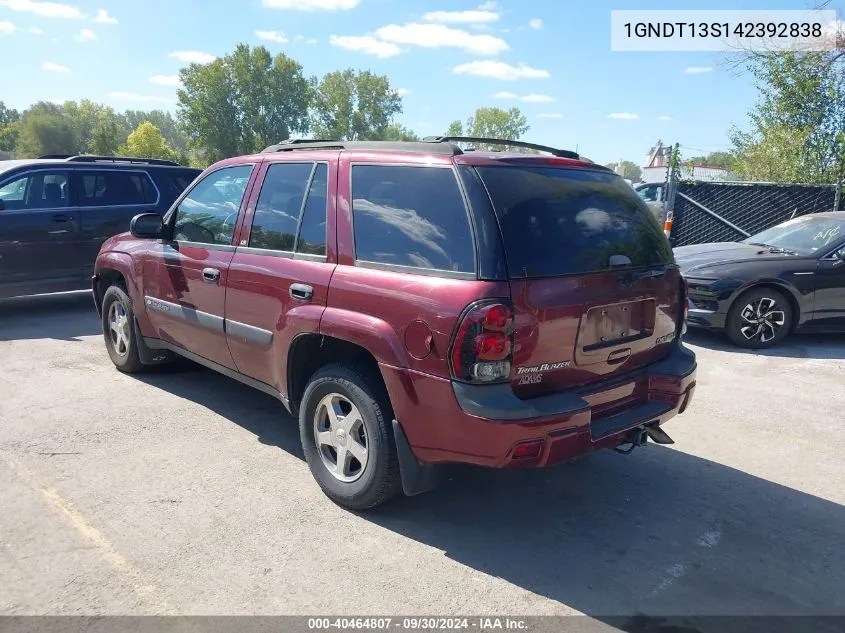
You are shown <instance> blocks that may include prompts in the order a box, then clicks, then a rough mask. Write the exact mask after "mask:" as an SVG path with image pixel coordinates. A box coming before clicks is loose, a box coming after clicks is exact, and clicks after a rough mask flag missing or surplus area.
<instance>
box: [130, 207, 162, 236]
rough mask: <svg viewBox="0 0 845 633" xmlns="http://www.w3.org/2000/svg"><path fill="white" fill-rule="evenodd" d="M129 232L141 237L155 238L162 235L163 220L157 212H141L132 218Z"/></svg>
mask: <svg viewBox="0 0 845 633" xmlns="http://www.w3.org/2000/svg"><path fill="white" fill-rule="evenodd" d="M129 232H130V233H132V235H133V236H135V237H139V238H141V239H146V240H148V239H157V238H161V237H164V222H163V221H162V219H161V216H160V215H159V214H158V213H141V214H139V215H136V216H135V217H134V218H132V221H131V222H130V223H129Z"/></svg>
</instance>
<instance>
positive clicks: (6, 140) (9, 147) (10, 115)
mask: <svg viewBox="0 0 845 633" xmlns="http://www.w3.org/2000/svg"><path fill="white" fill-rule="evenodd" d="M20 119H21V115H20V112H18V111H17V110H15V109H13V108H7V107H6V104H5V103H3V102H2V101H0V152H12V151H14V149H15V144H16V143H17V141H18V123H19V122H20Z"/></svg>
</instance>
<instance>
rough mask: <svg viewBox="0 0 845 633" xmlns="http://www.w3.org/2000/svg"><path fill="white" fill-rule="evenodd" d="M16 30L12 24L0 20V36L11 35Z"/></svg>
mask: <svg viewBox="0 0 845 633" xmlns="http://www.w3.org/2000/svg"><path fill="white" fill-rule="evenodd" d="M17 30H18V27H16V26H15V25H14V24H12V23H11V22H9V21H8V20H0V35H11V34H12V33H14V32H15V31H17Z"/></svg>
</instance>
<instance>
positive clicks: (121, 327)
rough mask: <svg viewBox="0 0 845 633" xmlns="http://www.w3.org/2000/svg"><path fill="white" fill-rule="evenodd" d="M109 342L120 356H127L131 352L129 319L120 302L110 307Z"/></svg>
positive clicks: (115, 302)
mask: <svg viewBox="0 0 845 633" xmlns="http://www.w3.org/2000/svg"><path fill="white" fill-rule="evenodd" d="M109 340H111V344H112V347H113V348H114V351H115V352H116V353H117V355H118V356H126V354H127V353H128V352H129V317H128V316H127V314H126V310H124V308H123V304H121V303H120V301H114V302H113V303H112V304H111V306H110V307H109Z"/></svg>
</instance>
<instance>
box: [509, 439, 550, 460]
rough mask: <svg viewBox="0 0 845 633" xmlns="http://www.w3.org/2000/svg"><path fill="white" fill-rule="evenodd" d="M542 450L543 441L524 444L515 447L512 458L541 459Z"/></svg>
mask: <svg viewBox="0 0 845 633" xmlns="http://www.w3.org/2000/svg"><path fill="white" fill-rule="evenodd" d="M542 450H543V440H531V441H530V442H524V443H522V444H517V445H516V446H514V447H513V453H511V457H512V458H513V459H531V458H533V457H539V456H540V452H541V451H542Z"/></svg>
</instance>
